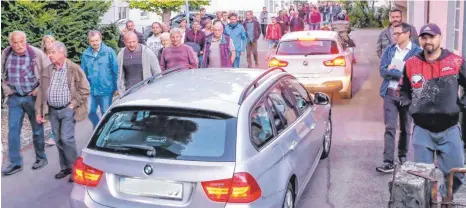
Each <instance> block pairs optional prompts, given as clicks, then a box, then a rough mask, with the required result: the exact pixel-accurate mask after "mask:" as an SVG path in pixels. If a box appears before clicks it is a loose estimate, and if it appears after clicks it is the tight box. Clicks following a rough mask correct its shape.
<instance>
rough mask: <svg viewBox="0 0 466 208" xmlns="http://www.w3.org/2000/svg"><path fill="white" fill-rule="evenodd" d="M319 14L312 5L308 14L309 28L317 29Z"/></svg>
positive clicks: (318, 26) (319, 19)
mask: <svg viewBox="0 0 466 208" xmlns="http://www.w3.org/2000/svg"><path fill="white" fill-rule="evenodd" d="M320 21H321V16H320V12H319V11H318V10H317V8H316V7H312V12H311V13H310V14H309V19H308V23H309V30H318V29H319V28H320Z"/></svg>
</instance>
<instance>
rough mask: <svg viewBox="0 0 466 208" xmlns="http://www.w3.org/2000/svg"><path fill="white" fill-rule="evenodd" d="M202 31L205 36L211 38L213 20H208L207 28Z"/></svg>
mask: <svg viewBox="0 0 466 208" xmlns="http://www.w3.org/2000/svg"><path fill="white" fill-rule="evenodd" d="M202 31H203V32H204V33H205V36H209V35H210V34H212V20H211V19H208V20H206V24H205V28H204V29H202Z"/></svg>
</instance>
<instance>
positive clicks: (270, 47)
mask: <svg viewBox="0 0 466 208" xmlns="http://www.w3.org/2000/svg"><path fill="white" fill-rule="evenodd" d="M277 44H278V40H269V49H273V48H274V47H275V46H276V45H277Z"/></svg>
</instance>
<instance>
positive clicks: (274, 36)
mask: <svg viewBox="0 0 466 208" xmlns="http://www.w3.org/2000/svg"><path fill="white" fill-rule="evenodd" d="M280 38H282V31H281V29H280V24H278V23H277V19H276V18H275V17H272V24H269V26H267V33H266V34H265V39H266V40H268V41H269V49H272V48H275V47H276V46H277V44H278V41H279V40H280Z"/></svg>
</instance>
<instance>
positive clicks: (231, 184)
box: [201, 173, 262, 203]
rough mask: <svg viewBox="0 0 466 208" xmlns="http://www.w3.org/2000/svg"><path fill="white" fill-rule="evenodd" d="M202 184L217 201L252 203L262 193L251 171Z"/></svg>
mask: <svg viewBox="0 0 466 208" xmlns="http://www.w3.org/2000/svg"><path fill="white" fill-rule="evenodd" d="M201 184H202V188H204V192H205V193H206V195H207V197H209V199H210V200H212V201H215V202H229V203H251V202H253V201H255V200H257V199H258V198H259V197H261V195H262V191H261V189H260V187H259V184H257V181H256V179H254V177H252V176H251V174H249V173H235V174H234V175H233V178H229V179H223V180H215V181H207V182H202V183H201Z"/></svg>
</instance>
